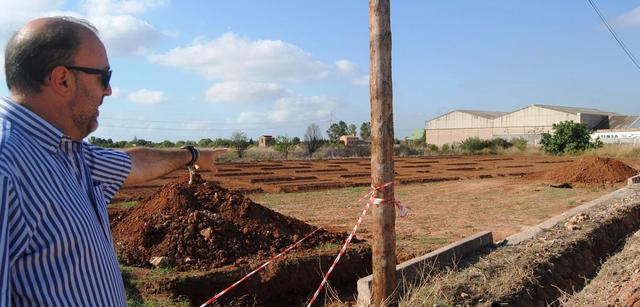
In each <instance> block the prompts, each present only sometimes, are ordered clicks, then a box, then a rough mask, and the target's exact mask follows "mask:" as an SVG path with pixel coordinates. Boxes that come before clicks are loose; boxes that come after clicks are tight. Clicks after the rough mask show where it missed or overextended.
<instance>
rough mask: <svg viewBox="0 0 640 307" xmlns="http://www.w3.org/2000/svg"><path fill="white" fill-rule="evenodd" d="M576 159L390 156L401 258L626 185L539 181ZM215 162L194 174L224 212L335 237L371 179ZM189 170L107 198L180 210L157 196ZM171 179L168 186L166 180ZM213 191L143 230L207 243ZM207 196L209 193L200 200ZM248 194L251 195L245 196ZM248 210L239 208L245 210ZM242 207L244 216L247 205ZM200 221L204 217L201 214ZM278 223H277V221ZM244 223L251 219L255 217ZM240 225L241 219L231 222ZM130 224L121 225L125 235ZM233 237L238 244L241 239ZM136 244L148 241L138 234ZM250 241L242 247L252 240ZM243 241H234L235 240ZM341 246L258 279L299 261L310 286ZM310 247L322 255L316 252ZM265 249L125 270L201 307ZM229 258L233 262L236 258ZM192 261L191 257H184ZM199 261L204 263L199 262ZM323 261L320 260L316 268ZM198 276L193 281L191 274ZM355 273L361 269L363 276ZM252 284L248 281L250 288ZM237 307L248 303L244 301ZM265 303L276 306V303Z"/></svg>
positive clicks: (143, 290)
mask: <svg viewBox="0 0 640 307" xmlns="http://www.w3.org/2000/svg"><path fill="white" fill-rule="evenodd" d="M574 161H576V158H567V157H549V156H450V157H413V158H396V160H395V170H396V175H395V178H396V181H395V185H396V186H395V198H396V199H397V200H400V201H402V202H405V203H407V204H408V205H409V207H410V211H409V215H408V216H407V217H405V218H398V219H397V220H396V232H397V247H398V248H397V262H402V261H405V260H408V259H411V258H413V257H416V256H420V255H423V254H425V253H427V252H429V251H432V250H434V249H436V248H438V247H441V246H443V245H446V244H447V243H450V242H453V241H455V240H458V239H461V238H464V237H467V236H469V235H471V234H474V233H477V232H478V231H483V230H489V231H492V232H493V236H494V240H501V239H503V238H505V237H507V236H509V235H511V234H514V233H517V232H519V231H521V230H523V229H526V228H528V227H530V226H533V225H536V224H538V223H540V222H542V221H544V220H546V219H548V218H550V217H552V216H555V215H558V214H560V213H562V212H564V211H566V210H568V209H571V208H573V207H575V206H578V205H580V204H582V203H585V202H587V201H590V200H593V199H595V198H597V197H599V196H601V195H604V194H607V193H609V192H611V191H613V190H615V189H617V188H619V187H620V186H622V185H624V183H621V182H617V183H615V182H599V183H596V184H588V185H577V186H574V187H573V188H560V187H554V186H555V185H559V184H562V183H564V182H555V181H553V182H550V181H549V180H548V179H547V180H544V178H542V177H540V176H537V177H536V174H544V173H545V172H546V173H548V172H549V171H553V170H561V169H563V167H565V166H567V165H573V164H574V163H572V162H574ZM622 161H623V162H624V163H626V164H627V165H629V166H631V167H633V168H635V169H640V160H639V159H624V160H622ZM218 166H219V168H218V173H217V174H213V173H208V172H203V173H200V175H202V178H203V179H204V180H206V181H208V182H209V183H207V184H213V185H216V184H219V185H220V186H222V187H223V188H226V189H229V190H230V192H232V193H234V192H235V193H239V194H237V196H233V195H232V194H229V196H228V197H227V198H225V199H222V198H220V200H219V202H220V204H221V205H224V204H228V205H227V206H232V207H229V209H232V208H233V206H236V203H238V204H239V203H243V204H245V203H247V201H249V202H250V201H253V202H255V203H256V204H260V205H262V206H264V207H266V208H268V209H271V210H273V211H275V212H277V213H278V214H282V215H284V216H286V217H287V218H293V219H296V220H300V221H301V222H304V223H305V224H308V225H312V226H304V227H321V228H323V230H322V231H327V232H328V233H329V234H331V236H334V235H333V234H336V235H335V236H339V234H341V233H348V232H350V231H351V229H352V227H353V225H354V223H355V221H356V219H357V217H358V215H359V214H360V213H361V211H362V206H363V204H362V203H355V201H356V200H357V199H358V198H360V197H361V196H362V195H363V194H365V193H366V192H367V191H368V189H369V188H368V186H369V184H370V167H369V159H345V160H321V161H318V160H310V161H265V162H245V163H220V164H218ZM185 174H186V170H184V171H182V170H180V171H176V172H173V173H171V174H169V175H167V176H165V177H163V178H160V179H158V180H156V181H153V182H151V183H149V184H146V185H137V186H131V187H127V188H123V189H122V190H121V191H120V192H119V193H118V194H117V195H116V197H115V198H114V201H113V202H112V203H118V202H124V201H141V203H148V202H150V201H153V202H156V203H157V202H161V203H162V205H163V206H165V207H166V208H168V209H171V210H176V208H170V207H171V204H170V203H167V202H166V201H165V200H166V199H169V198H166V197H160V194H158V191H159V190H163V189H164V191H163V192H167V189H168V188H169V187H175V184H176V183H175V182H176V180H178V181H181V180H183V179H184V178H185ZM172 182H173V183H172ZM169 183H172V184H171V185H168V184H169ZM212 188H215V187H214V186H211V188H206V189H205V190H206V191H207V192H206V193H208V194H206V193H205V192H204V191H205V190H202V192H200V190H198V191H197V192H194V191H196V190H195V188H194V189H190V188H188V187H185V188H181V189H182V190H179V191H178V190H176V191H177V192H175V195H176V196H175V197H178V199H183V198H184V199H186V200H185V201H186V203H187V204H189V203H193V205H188V206H189V207H190V208H193V209H189V211H188V212H191V213H188V212H187V211H185V214H186V213H188V216H187V215H185V218H184V221H185V224H184V225H182V224H180V225H178V224H176V225H173V224H171V225H173V226H171V225H168V224H167V225H164V226H163V225H161V224H162V223H160V222H161V221H153V222H149V223H148V224H144V225H142V228H141V229H143V230H144V231H149V232H150V233H153V234H154V236H157V235H158V231H160V234H161V235H163V236H164V234H163V231H165V230H162V229H163V227H165V228H166V229H176V230H178V229H179V231H180V232H179V234H180V235H181V236H184V237H185V238H187V237H189V238H191V237H190V236H192V237H193V238H194V240H195V239H198V240H202V238H201V237H202V236H205V235H203V231H204V233H206V237H207V240H209V239H208V236H209V233H212V232H213V233H214V234H215V233H216V232H217V231H222V229H223V228H220V229H218V228H215V229H214V228H211V227H209V228H211V230H207V229H206V228H205V227H206V225H214V224H211V223H214V221H218V222H215V223H218V224H219V225H223V224H220V223H223V222H222V220H220V217H219V216H220V214H222V216H223V217H224V213H222V211H220V213H216V212H218V211H211V212H209V213H207V212H205V213H206V214H207V215H205V216H201V217H198V214H200V213H197V212H195V211H198V210H200V211H199V212H204V211H202V209H206V208H205V207H211V208H214V207H216V206H218V205H215V206H212V205H207V204H208V203H209V204H211V201H213V200H214V199H215V200H216V201H218V199H219V197H218V194H217V193H219V192H216V193H214V190H210V189H212ZM174 189H175V188H174ZM198 189H201V188H198ZM207 189H208V190H207ZM181 191H182V192H181ZM209 191H210V192H209ZM198 193H200V195H199V194H198ZM203 193H205V194H206V195H209V196H207V197H204V196H203V195H204V194H203ZM214 194H215V195H214ZM225 195H226V194H225ZM225 197H226V196H225ZM244 197H246V198H247V200H242V199H243V198H244ZM209 199H210V200H209ZM249 199H250V200H249ZM236 200H237V201H236ZM165 203H166V204H165ZM167 206H168V207H167ZM198 206H202V209H198V208H200V207H198ZM243 206H245V205H243ZM252 206H253V205H252ZM118 207H119V206H118V205H117V204H116V205H115V206H112V208H111V209H110V215H112V216H113V217H114V219H113V220H112V221H118V220H119V219H120V218H122V217H123V216H124V217H126V215H127V214H128V213H127V210H125V209H119V208H118ZM220 208H222V207H220ZM238 208H240V207H238ZM246 208H249V207H246ZM246 208H245V209H242V210H245V211H246V210H248V209H246ZM194 210H195V211H194ZM207 210H208V209H207ZM212 210H213V209H212ZM215 210H218V209H215ZM237 210H240V209H237ZM242 210H241V211H242ZM251 210H254V209H251ZM260 210H262V209H260ZM129 211H131V210H129ZM170 212H173V211H167V213H164V214H166V215H167V218H169V216H171V214H173V213H170ZM229 212H230V213H228V214H232V215H233V216H235V217H234V219H236V220H237V219H241V220H243V219H244V217H243V213H242V212H240V213H239V215H237V214H235V213H233V212H234V211H233V209H232V210H231V211H229ZM247 212H249V213H250V211H247ZM194 214H195V215H194ZM269 215H271V213H269ZM141 218H142V219H144V216H142V215H141ZM203 218H205V219H204V220H203ZM277 219H278V220H282V218H277ZM205 220H211V221H212V222H211V223H210V222H206V223H205V222H204V221H205ZM135 221H137V220H133V221H132V222H133V223H134V224H132V225H135V224H136V223H139V222H135ZM224 223H227V222H224ZM243 223H244V222H243ZM294 223H298V222H294ZM165 224H166V223H165ZM205 224H206V225H205ZM250 224H251V225H257V224H255V222H251V223H250ZM216 225H217V224H216ZM224 225H227V224H224ZM236 225H239V224H237V223H236ZM201 226H202V227H201ZM112 227H113V226H112ZM220 227H222V226H220ZM224 227H228V226H224ZM278 227H279V228H278V229H280V230H279V231H280V234H278V235H276V236H275V238H276V239H278V240H280V241H282V240H283V239H285V241H286V240H293V239H294V238H296V236H297V237H299V236H301V235H304V233H295V234H294V233H292V232H290V230H287V229H285V228H282V227H281V226H278ZM304 227H303V228H304ZM370 227H371V215H370V214H369V215H368V216H367V217H366V218H365V220H364V222H363V224H362V226H361V228H360V229H359V231H358V234H357V238H358V239H361V240H362V239H364V240H369V239H371V236H370V232H369V229H370ZM200 228H202V229H200ZM245 228H246V227H245ZM126 229H127V228H123V230H124V232H123V234H124V235H125V237H126V231H127V230H126ZM159 229H160V230H159ZM225 229H226V228H225ZM309 229H312V228H309ZM166 231H168V230H166ZM198 231H200V232H199V233H200V235H198ZM234 231H236V230H234ZM237 231H240V232H245V233H247V232H246V229H243V228H239V230H237ZM249 233H252V232H249ZM266 234H269V231H266ZM273 235H275V234H273V233H272V234H269V238H271V237H272V236H273ZM283 235H284V237H283ZM223 237H224V236H223ZM238 238H240V240H242V239H241V238H242V237H241V236H240V237H238ZM141 240H143V241H146V239H144V236H143V237H142V238H141ZM249 241H251V240H249ZM249 241H247V242H246V243H247V244H253V243H251V242H249ZM280 241H279V242H280ZM285 241H282V242H285ZM194 242H195V241H194ZM203 242H204V243H202V244H205V245H207V244H208V245H212V244H214V243H213V241H206V242H205V241H203ZM287 242H288V241H287ZM240 243H241V242H239V241H237V242H236V243H233V244H236V245H237V244H240ZM216 244H221V243H216ZM243 244H244V243H243ZM116 245H118V243H116ZM308 248H310V249H309V251H313V250H314V247H313V246H312V245H309V246H308ZM338 248H339V245H338V244H334V243H330V244H329V245H327V243H324V245H321V246H317V247H315V252H305V253H304V254H301V255H298V256H295V255H292V256H291V257H288V258H286V259H288V260H283V261H284V262H283V263H285V264H284V265H275V268H274V269H273V270H272V272H270V273H264V274H266V275H261V276H260V277H259V278H258V280H262V285H263V286H262V288H263V289H271V288H270V287H273V285H276V287H277V286H278V285H279V286H280V287H285V286H284V285H283V284H282V281H278V279H277V275H278V274H279V273H278V272H280V273H282V272H293V271H298V272H301V271H300V270H301V268H300V267H301V266H305V263H315V267H314V268H312V270H311V271H308V272H307V273H304V275H305V277H309V278H308V279H309V283H310V284H316V283H317V282H316V281H315V279H318V278H321V277H320V276H321V274H322V271H323V269H322V268H323V267H324V270H326V266H327V265H328V263H330V261H331V260H332V257H333V256H335V253H337V249H338ZM354 248H355V251H354V254H353V255H350V256H348V257H346V258H345V260H344V261H345V262H347V261H352V263H354V264H355V263H366V262H367V261H370V260H367V259H370V258H367V257H370V254H368V252H367V250H366V248H364V247H363V246H362V245H360V246H359V247H358V246H354ZM184 249H185V250H184V253H183V254H184V255H188V254H189V253H190V252H189V251H188V249H189V246H185V247H184ZM276 251H277V249H273V248H272V250H271V252H272V253H275V252H276ZM261 253H262V252H261ZM314 253H315V254H317V255H318V256H313V254H314ZM261 255H262V256H258V257H256V258H253V260H251V259H249V258H247V259H249V260H247V261H245V262H238V261H236V263H235V265H232V267H224V268H222V269H221V270H218V271H208V273H203V272H197V271H193V272H191V273H190V272H188V271H187V272H179V273H178V272H174V273H173V274H172V273H170V274H158V272H157V270H149V269H144V268H140V267H132V268H130V269H129V270H131V271H130V272H129V273H128V275H131V276H134V275H135V276H137V278H138V279H139V278H143V279H144V280H147V281H150V280H151V281H152V282H151V283H144V282H143V283H139V286H138V287H137V289H136V291H139V292H135V293H137V295H141V294H142V296H143V297H147V296H154V297H165V296H168V297H172V298H171V299H175V298H176V297H178V296H180V295H186V296H188V300H189V301H190V303H191V304H199V303H201V302H202V300H203V299H205V298H207V297H210V296H212V295H213V294H215V292H217V291H219V290H220V289H221V288H222V287H223V286H224V285H226V284H230V283H232V282H234V281H235V280H236V279H237V278H239V277H241V276H242V274H243V273H242V272H245V270H246V269H247V268H248V267H251V266H255V264H258V263H259V261H260V259H266V257H268V251H267V253H263V254H261ZM368 255H369V256H368ZM314 257H320V258H317V259H322V260H314V259H316V258H314ZM187 258H190V257H187ZM187 258H184V259H187ZM221 259H224V258H221ZM227 259H229V260H230V261H231V262H233V259H231V258H227ZM143 260H144V259H143ZM184 261H187V260H184ZM189 261H194V260H193V259H190V260H189ZM185 263H186V262H185ZM196 263H200V262H198V260H196ZM292 263H293V266H292ZM320 263H322V264H321V265H320ZM318 265H320V267H318ZM189 266H193V263H191V264H189ZM307 266H308V265H307ZM345 266H346V264H345ZM346 267H348V266H346ZM345 270H346V269H345V268H344V267H343V268H342V271H343V272H344V271H345ZM340 271H341V269H340V266H338V267H337V268H336V273H335V274H336V275H338V274H339V273H338V272H340ZM363 272H364V271H363ZM194 274H195V275H198V276H199V277H194ZM349 274H351V275H354V274H356V273H355V272H351V273H349ZM349 274H343V275H344V276H342V277H338V276H336V278H343V277H344V278H343V279H344V280H347V279H348V278H357V276H346V275H349ZM357 274H362V272H361V273H357ZM315 275H317V276H315ZM149 276H151V277H149ZM154 276H155V277H154ZM225 276H226V277H225ZM274 276H276V277H274ZM312 277H313V278H312ZM345 278H346V279H345ZM312 279H314V280H312ZM194 280H196V281H194ZM256 282H257V281H253V282H249V283H250V284H251V283H253V284H254V286H257V287H258V288H256V289H260V288H261V287H260V285H259V284H256ZM349 283H350V282H349ZM167 285H169V286H167ZM185 285H186V286H185ZM214 285H215V286H214ZM250 286H251V285H248V287H250ZM181 287H182V288H185V287H186V288H188V290H185V291H186V292H191V293H187V294H185V292H184V291H183V292H180V291H182V290H180V289H179V288H181ZM285 288H286V287H285ZM274 289H275V288H274ZM290 290H291V289H290ZM297 290H298V291H300V292H301V293H303V294H302V296H305V295H307V292H308V294H309V295H310V294H311V293H312V292H313V290H314V289H311V288H310V289H306V288H305V289H297ZM247 291H250V290H247ZM265 291H266V290H265ZM193 292H198V293H193ZM267 292H269V291H267ZM168 293H170V294H168ZM249 293H250V292H249ZM468 302H469V301H467V303H468ZM297 303H299V302H297ZM297 303H295V304H297ZM241 304H246V301H245V302H244V303H241ZM265 304H267V305H270V304H271V305H278V304H277V300H276V301H271V303H265Z"/></svg>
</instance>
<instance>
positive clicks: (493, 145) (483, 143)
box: [443, 137, 527, 154]
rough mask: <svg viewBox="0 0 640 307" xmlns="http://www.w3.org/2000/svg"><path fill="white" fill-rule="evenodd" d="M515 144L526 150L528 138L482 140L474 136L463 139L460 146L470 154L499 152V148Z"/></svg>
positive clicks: (519, 148)
mask: <svg viewBox="0 0 640 307" xmlns="http://www.w3.org/2000/svg"><path fill="white" fill-rule="evenodd" d="M514 144H518V146H519V147H518V150H520V151H524V149H526V147H527V140H525V139H523V138H518V139H515V140H513V141H511V142H510V141H507V140H505V139H502V138H495V139H491V140H481V139H480V138H477V137H472V138H468V139H466V140H464V141H462V143H461V144H460V148H461V149H462V152H464V153H470V154H475V153H497V152H498V150H502V149H507V148H511V147H512V146H514ZM443 148H444V145H443ZM521 148H522V149H521Z"/></svg>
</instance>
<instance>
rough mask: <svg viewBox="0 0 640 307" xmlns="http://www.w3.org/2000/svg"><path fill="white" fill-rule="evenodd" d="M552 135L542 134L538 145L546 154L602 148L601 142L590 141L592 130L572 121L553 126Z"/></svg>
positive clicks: (598, 140)
mask: <svg viewBox="0 0 640 307" xmlns="http://www.w3.org/2000/svg"><path fill="white" fill-rule="evenodd" d="M553 130H554V132H553V134H549V133H543V134H542V139H541V140H540V145H542V150H544V151H545V152H546V153H551V154H555V155H561V154H565V153H568V154H574V153H578V152H583V151H585V150H587V149H592V148H598V147H602V141H600V139H596V140H595V141H591V132H592V130H591V129H589V128H587V126H586V125H585V124H583V123H576V122H574V121H572V120H570V121H564V122H560V123H557V124H553Z"/></svg>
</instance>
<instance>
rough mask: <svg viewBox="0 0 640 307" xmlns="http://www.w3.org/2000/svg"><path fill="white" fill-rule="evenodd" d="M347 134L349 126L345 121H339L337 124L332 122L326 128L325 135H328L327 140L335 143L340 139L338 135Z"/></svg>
mask: <svg viewBox="0 0 640 307" xmlns="http://www.w3.org/2000/svg"><path fill="white" fill-rule="evenodd" d="M346 134H349V127H348V126H347V123H345V122H343V121H340V122H338V123H337V124H336V123H334V124H332V125H331V126H330V127H329V129H327V136H328V137H329V141H331V142H333V143H337V142H338V141H339V140H340V137H341V136H343V135H346Z"/></svg>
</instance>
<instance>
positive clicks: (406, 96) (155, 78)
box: [0, 0, 640, 142]
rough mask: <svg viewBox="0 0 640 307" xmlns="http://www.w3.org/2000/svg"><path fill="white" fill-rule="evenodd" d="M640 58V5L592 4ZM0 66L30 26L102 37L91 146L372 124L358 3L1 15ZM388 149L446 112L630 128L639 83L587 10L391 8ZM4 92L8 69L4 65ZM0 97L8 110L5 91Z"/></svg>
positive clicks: (287, 0)
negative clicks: (559, 115)
mask: <svg viewBox="0 0 640 307" xmlns="http://www.w3.org/2000/svg"><path fill="white" fill-rule="evenodd" d="M594 2H595V3H596V4H597V6H598V7H599V8H600V10H601V12H602V13H603V15H604V16H605V17H606V18H607V20H608V21H609V22H610V24H611V25H612V26H613V28H614V29H615V31H616V32H617V34H618V35H619V37H620V38H621V39H622V40H623V41H624V43H625V45H626V46H627V47H628V49H629V50H630V51H631V52H632V53H634V54H635V55H636V56H638V57H640V0H638V1H614V0H606V1H605V0H600V1H594ZM0 7H2V10H1V11H0V51H2V53H3V54H4V46H5V45H6V41H7V40H8V39H9V37H10V36H11V35H12V34H13V33H15V31H17V30H18V29H19V28H20V27H22V25H24V23H25V22H27V21H28V20H30V19H33V18H37V17H43V16H55V15H70V16H75V17H80V18H84V19H87V20H89V21H90V22H91V23H93V24H94V25H95V26H96V27H97V28H98V30H99V32H100V37H101V39H102V40H103V42H104V44H105V46H106V49H107V52H108V55H109V61H110V64H111V68H112V70H113V77H112V81H111V85H112V89H113V95H112V96H110V97H106V98H105V100H104V104H103V105H102V106H101V107H100V118H99V123H100V126H99V128H98V129H97V130H96V131H95V132H93V133H92V134H91V135H92V136H96V137H101V138H111V139H113V140H114V141H115V140H131V139H133V138H134V137H137V138H138V139H140V138H142V139H146V140H151V141H156V142H159V141H162V140H170V141H174V142H175V141H178V140H195V141H197V140H200V139H202V138H211V139H214V138H228V137H230V136H231V134H232V133H234V132H244V133H246V134H247V136H249V137H251V138H253V139H256V138H257V137H258V136H260V135H262V134H266V135H274V136H278V135H287V136H290V137H294V136H298V137H300V138H302V137H303V135H304V133H305V130H306V128H307V127H308V126H309V125H310V124H312V123H316V124H318V125H319V127H320V128H321V130H322V131H325V130H326V129H327V128H328V127H329V125H330V123H335V122H338V121H341V120H342V121H345V122H347V123H349V124H350V123H353V124H356V126H358V127H359V126H360V125H361V123H362V122H366V121H370V105H369V103H370V102H369V80H368V78H369V18H368V17H369V7H368V1H364V0H349V1H345V0H324V1H300V0H278V1H258V0H254V1H248V0H234V1H217V0H208V1H204V0H202V1H195V0H183V1H176V0H174V1H171V0H125V1H116V0H84V1H63V0H18V1H15V0H0ZM391 31H392V46H393V47H392V67H393V73H392V78H393V112H394V131H395V136H396V138H404V137H406V136H409V135H411V134H412V133H414V132H415V131H419V130H421V129H423V128H424V126H425V121H427V120H429V119H432V118H435V117H437V116H439V115H441V114H444V113H447V112H450V111H453V110H456V109H466V110H485V111H502V112H509V111H514V110H516V109H519V108H523V107H526V106H529V105H531V104H550V105H561V106H572V107H590V108H597V109H601V110H605V111H610V112H616V113H620V114H627V115H639V114H640V110H639V109H640V107H639V106H640V103H638V97H640V69H638V68H637V67H636V66H635V65H634V64H633V63H632V62H631V60H629V58H628V57H627V55H626V54H625V53H624V51H623V50H622V49H621V47H620V46H619V45H618V44H617V43H616V41H615V40H614V38H613V37H612V35H611V34H610V33H609V32H608V30H607V28H606V27H605V26H604V25H603V23H602V21H601V20H600V19H599V17H598V16H597V15H596V13H595V12H594V10H593V9H592V7H591V6H590V5H589V3H588V1H587V0H583V1H578V0H569V1H551V0H539V1H514V0H493V1H477V0H468V1H463V0H459V1H425V0H402V1H392V3H391ZM0 63H1V64H2V67H3V68H2V71H3V73H2V75H1V76H0V79H1V80H0V81H1V83H2V84H5V76H4V58H2V59H0ZM0 95H2V96H7V95H9V91H8V90H7V88H6V85H4V86H0Z"/></svg>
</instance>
